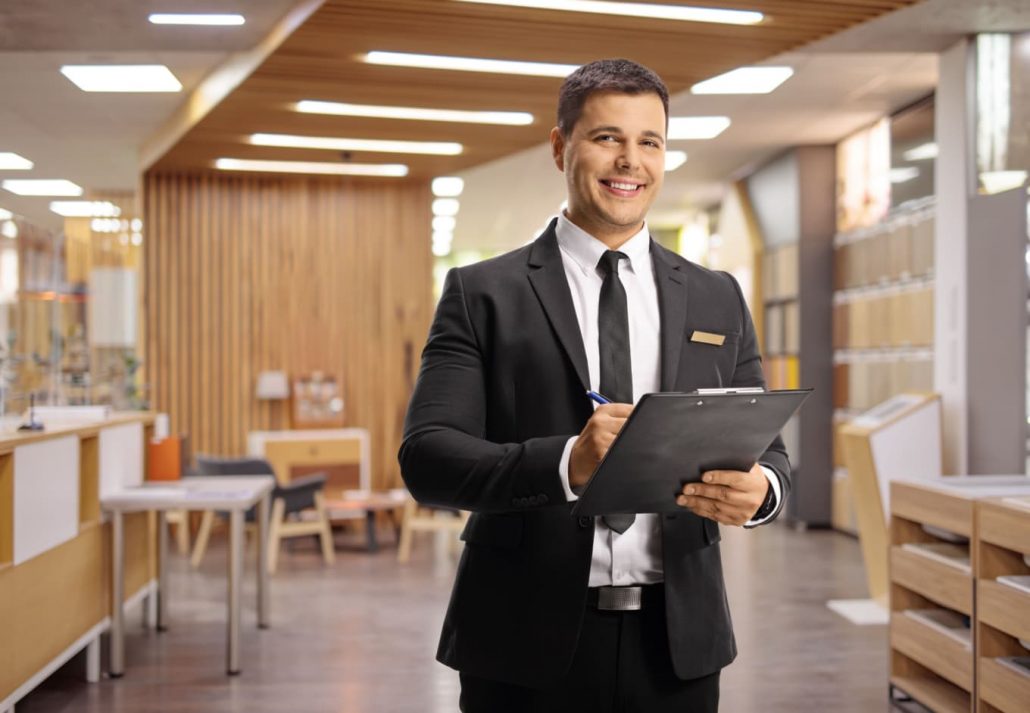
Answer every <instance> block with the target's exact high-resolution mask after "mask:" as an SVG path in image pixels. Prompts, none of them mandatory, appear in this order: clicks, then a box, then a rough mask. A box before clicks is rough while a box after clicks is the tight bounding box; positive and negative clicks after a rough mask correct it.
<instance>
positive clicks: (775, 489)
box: [566, 464, 780, 527]
mask: <svg viewBox="0 0 1030 713" xmlns="http://www.w3.org/2000/svg"><path fill="white" fill-rule="evenodd" d="M758 467H759V468H761V469H762V472H763V473H765V477H766V478H768V479H769V487H770V488H772V496H773V509H772V512H771V513H769V514H768V515H766V516H765V517H763V518H762V519H760V520H748V521H747V522H746V523H744V527H757V526H758V525H761V524H762V523H763V522H769V520H771V519H772V517H773V515H775V514H776V510H777V508H778V507H779V504H780V479H779V478H777V477H776V473H774V472H773V471H772V469H771V468H766V467H765V466H764V465H761V464H759V466H758ZM566 480H567V478H566Z"/></svg>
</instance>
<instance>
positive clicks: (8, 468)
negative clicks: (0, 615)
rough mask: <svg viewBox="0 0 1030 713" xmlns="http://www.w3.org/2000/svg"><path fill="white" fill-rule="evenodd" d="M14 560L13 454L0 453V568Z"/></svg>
mask: <svg viewBox="0 0 1030 713" xmlns="http://www.w3.org/2000/svg"><path fill="white" fill-rule="evenodd" d="M13 561H14V454H12V453H5V454H0V570H2V569H3V568H4V567H7V566H10V564H11V563H12V562H13Z"/></svg>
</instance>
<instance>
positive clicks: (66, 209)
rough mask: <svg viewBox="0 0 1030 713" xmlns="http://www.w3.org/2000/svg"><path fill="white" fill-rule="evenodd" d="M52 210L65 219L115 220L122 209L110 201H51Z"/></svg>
mask: <svg viewBox="0 0 1030 713" xmlns="http://www.w3.org/2000/svg"><path fill="white" fill-rule="evenodd" d="M50 210H52V211H53V212H54V213H57V214H58V215H63V216H64V217H65V218H113V217H117V216H119V215H121V214H122V209H121V208H119V207H118V206H116V205H115V204H114V203H111V202H110V201H50Z"/></svg>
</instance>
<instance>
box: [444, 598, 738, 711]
mask: <svg viewBox="0 0 1030 713" xmlns="http://www.w3.org/2000/svg"><path fill="white" fill-rule="evenodd" d="M648 589H651V588H650V587H649V588H648ZM661 589H662V588H661V587H660V586H659V587H657V595H658V596H657V597H656V596H648V597H646V598H645V604H644V607H643V608H642V609H640V610H638V611H626V612H613V611H599V610H598V609H596V608H595V607H592V606H588V607H587V610H586V613H585V616H584V617H583V630H582V632H581V633H580V636H579V642H578V644H577V647H576V653H575V656H574V658H573V661H572V668H571V669H570V670H569V673H568V675H567V676H566V677H565V678H564V679H562V680H561V681H560V682H559V683H558V685H557V686H554V687H551V688H547V689H543V690H539V689H535V688H525V687H523V686H515V685H512V684H509V683H502V682H499V681H491V680H487V679H484V678H477V677H475V676H469V675H467V674H464V673H463V674H460V677H461V702H460V708H461V710H462V711H463V712H464V713H552V712H553V713H558V712H559V711H560V712H561V713H579V712H580V711H582V712H583V713H587V712H589V713H717V711H718V710H719V673H718V672H716V673H714V674H711V675H710V676H704V677H702V678H696V679H693V680H690V681H682V680H680V679H679V678H677V677H676V674H675V673H674V672H673V669H672V660H671V659H670V658H669V641H668V634H667V632H666V626H665V606H664V604H665V602H664V601H662V600H661V595H662V592H661ZM645 591H646V590H645ZM501 645H503V643H502V644H501Z"/></svg>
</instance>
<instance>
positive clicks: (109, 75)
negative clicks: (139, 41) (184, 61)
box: [61, 64, 182, 92]
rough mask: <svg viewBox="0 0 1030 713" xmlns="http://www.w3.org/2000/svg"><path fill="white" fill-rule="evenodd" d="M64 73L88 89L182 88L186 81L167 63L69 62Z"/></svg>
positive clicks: (87, 90)
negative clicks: (181, 81) (170, 68)
mask: <svg viewBox="0 0 1030 713" xmlns="http://www.w3.org/2000/svg"><path fill="white" fill-rule="evenodd" d="M61 74H63V75H64V76H66V77H68V79H70V80H71V81H72V82H74V84H75V86H77V87H78V88H79V89H81V90H82V91H84V92H178V91H182V84H180V83H179V80H178V79H176V78H175V75H174V74H172V73H171V71H170V70H169V69H168V67H166V66H164V65H163V64H95V65H89V64H79V65H70V64H66V65H65V66H63V67H61Z"/></svg>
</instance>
